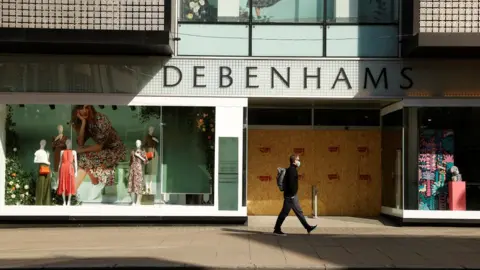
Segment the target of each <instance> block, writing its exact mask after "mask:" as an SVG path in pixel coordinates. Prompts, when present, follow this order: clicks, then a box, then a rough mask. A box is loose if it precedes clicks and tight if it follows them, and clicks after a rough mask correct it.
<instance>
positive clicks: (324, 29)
mask: <svg viewBox="0 0 480 270" xmlns="http://www.w3.org/2000/svg"><path fill="white" fill-rule="evenodd" d="M396 1H397V5H400V2H401V0H396ZM178 3H179V8H178V10H179V12H180V10H181V7H180V5H181V2H180V1H178ZM322 4H323V16H322V19H321V20H320V21H318V22H312V23H306V22H264V23H262V22H254V21H253V6H252V1H250V4H249V6H248V10H249V15H248V22H222V21H217V22H193V21H182V20H181V16H178V21H177V28H176V29H179V27H178V25H180V24H190V25H195V24H197V25H222V24H223V25H245V26H247V27H248V55H247V56H248V57H265V56H254V55H253V38H252V36H253V28H254V27H255V26H256V25H262V26H263V25H276V26H297V25H298V26H320V27H322V32H323V33H322V56H320V57H319V58H325V57H328V56H327V28H328V27H329V26H397V34H399V33H400V32H399V31H400V30H399V29H398V27H399V25H400V21H399V18H400V17H399V16H400V14H397V18H398V19H397V20H396V21H392V22H329V21H328V20H327V15H328V7H329V5H328V0H322ZM396 11H397V13H399V12H400V10H399V9H397V10H396ZM394 17H395V16H394ZM175 34H176V35H177V36H178V35H179V33H175ZM398 39H399V38H398V37H397V40H398ZM399 46H400V42H399ZM399 53H400V52H399V49H398V48H397V55H395V56H391V57H385V56H379V57H375V56H366V57H367V58H375V59H377V58H383V59H395V58H398V57H399ZM178 55H179V56H187V57H188V56H190V57H191V56H205V55H186V54H178ZM206 56H214V55H206ZM227 57H245V55H238V56H236V55H228V56H227ZM278 57H287V58H288V57H296V58H311V56H305V57H299V56H278ZM333 57H335V58H351V57H349V56H333Z"/></svg>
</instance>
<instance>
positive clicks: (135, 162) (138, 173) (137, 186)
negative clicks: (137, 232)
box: [128, 140, 148, 206]
mask: <svg viewBox="0 0 480 270" xmlns="http://www.w3.org/2000/svg"><path fill="white" fill-rule="evenodd" d="M135 146H136V147H137V149H135V150H132V152H131V154H130V175H129V176H128V192H129V193H130V195H131V196H132V206H135V205H140V204H141V202H142V193H143V164H147V163H148V159H147V153H146V152H145V150H142V149H141V147H142V141H140V140H137V141H136V142H135ZM135 197H136V198H135Z"/></svg>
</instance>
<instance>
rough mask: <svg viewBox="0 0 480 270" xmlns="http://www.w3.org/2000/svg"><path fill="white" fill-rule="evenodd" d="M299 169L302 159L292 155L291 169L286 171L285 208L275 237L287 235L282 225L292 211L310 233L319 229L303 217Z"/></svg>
mask: <svg viewBox="0 0 480 270" xmlns="http://www.w3.org/2000/svg"><path fill="white" fill-rule="evenodd" d="M298 167H300V157H299V156H297V155H291V156H290V167H288V168H287V169H286V172H285V177H284V180H283V207H282V211H280V214H279V215H278V218H277V222H276V223H275V228H274V231H273V233H274V234H275V235H281V236H284V235H286V234H285V233H283V232H282V224H283V221H285V219H286V218H287V216H288V214H289V213H290V210H292V209H293V212H295V215H296V216H297V218H298V219H299V220H300V222H301V223H302V225H303V227H304V228H305V230H307V232H308V233H311V232H312V231H313V230H315V229H316V228H317V225H315V226H310V224H308V222H307V220H306V219H305V216H304V215H303V211H302V208H301V206H300V202H299V201H298V197H297V192H298V172H297V168H298Z"/></svg>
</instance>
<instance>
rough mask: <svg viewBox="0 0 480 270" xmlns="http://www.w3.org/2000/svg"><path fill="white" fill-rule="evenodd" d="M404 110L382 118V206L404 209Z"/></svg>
mask: <svg viewBox="0 0 480 270" xmlns="http://www.w3.org/2000/svg"><path fill="white" fill-rule="evenodd" d="M402 141H403V110H397V111H395V112H392V113H389V114H387V115H383V116H382V206H386V207H391V208H397V209H402V208H403V195H402V194H403V188H402V178H403V161H402V159H403V147H402Z"/></svg>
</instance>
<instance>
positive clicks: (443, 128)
mask: <svg viewBox="0 0 480 270" xmlns="http://www.w3.org/2000/svg"><path fill="white" fill-rule="evenodd" d="M479 121H480V108H471V107H470V108H468V107H467V108H455V107H450V108H439V107H437V108H418V138H419V140H418V157H417V163H418V171H419V177H418V183H417V191H418V204H417V208H416V209H419V210H480V199H479V198H480V189H479V187H480V181H479V180H478V177H477V175H478V169H477V168H478V164H479V163H480V158H479V156H480V143H479V142H478V140H476V139H475V138H477V137H478V136H479V135H480V128H479V127H478V122H479ZM454 167H456V168H457V169H458V171H459V174H460V175H459V176H458V175H457V173H456V172H454V169H452V168H454ZM457 180H458V181H457ZM453 202H454V203H453Z"/></svg>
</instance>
